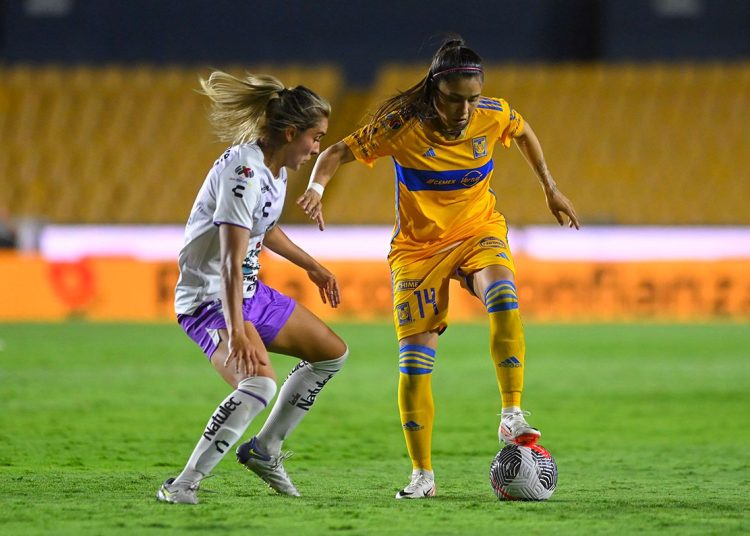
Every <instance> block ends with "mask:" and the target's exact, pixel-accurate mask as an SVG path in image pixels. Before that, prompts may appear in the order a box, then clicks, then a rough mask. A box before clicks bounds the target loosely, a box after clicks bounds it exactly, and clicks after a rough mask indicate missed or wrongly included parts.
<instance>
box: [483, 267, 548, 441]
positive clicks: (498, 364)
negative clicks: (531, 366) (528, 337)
mask: <svg viewBox="0 0 750 536" xmlns="http://www.w3.org/2000/svg"><path fill="white" fill-rule="evenodd" d="M472 276H473V277H472V280H473V290H474V293H475V294H476V296H477V297H479V298H480V299H482V301H483V303H484V305H485V307H486V308H487V313H488V314H489V319H490V351H491V354H492V359H493V361H494V362H495V373H496V375H497V381H498V385H499V387H500V392H501V396H502V402H503V410H502V419H501V424H500V439H501V440H502V441H504V442H506V443H509V444H510V443H516V444H523V445H530V444H534V443H535V442H536V441H537V440H538V439H539V437H540V436H541V433H540V432H539V430H537V429H536V428H532V427H531V426H529V425H528V423H527V422H526V419H525V418H524V413H523V411H522V410H521V393H522V392H523V379H524V367H525V361H526V359H525V358H526V342H525V338H524V331H523V324H522V322H521V315H520V312H519V310H518V294H517V292H516V285H515V278H514V275H513V272H512V271H511V270H510V268H508V267H507V266H501V265H491V266H486V267H484V268H481V269H480V270H478V271H476V272H474V273H473V274H472Z"/></svg>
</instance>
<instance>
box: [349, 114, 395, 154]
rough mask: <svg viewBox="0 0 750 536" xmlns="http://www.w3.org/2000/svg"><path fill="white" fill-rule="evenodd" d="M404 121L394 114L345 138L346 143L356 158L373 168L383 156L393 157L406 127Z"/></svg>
mask: <svg viewBox="0 0 750 536" xmlns="http://www.w3.org/2000/svg"><path fill="white" fill-rule="evenodd" d="M404 123H405V121H404V119H403V117H402V116H401V114H399V113H398V112H394V113H392V114H390V115H388V117H386V118H385V119H384V120H382V121H380V123H378V124H377V125H374V126H371V125H367V126H364V127H362V128H360V129H359V130H357V131H356V132H354V133H352V134H350V135H349V136H347V137H346V138H344V143H345V144H346V146H347V147H349V150H350V151H351V152H352V154H354V158H356V159H357V160H359V161H360V162H362V163H363V164H367V165H368V166H370V167H372V166H373V164H374V163H375V160H377V159H378V158H380V157H381V156H393V155H394V154H395V152H396V149H397V141H396V140H397V138H398V137H399V134H400V133H401V129H402V128H403V127H404Z"/></svg>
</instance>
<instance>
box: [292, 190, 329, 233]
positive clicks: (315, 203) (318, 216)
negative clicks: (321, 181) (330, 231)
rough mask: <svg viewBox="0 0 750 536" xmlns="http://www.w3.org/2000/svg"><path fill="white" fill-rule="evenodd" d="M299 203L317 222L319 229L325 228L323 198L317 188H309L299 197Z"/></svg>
mask: <svg viewBox="0 0 750 536" xmlns="http://www.w3.org/2000/svg"><path fill="white" fill-rule="evenodd" d="M297 205H299V207H300V208H301V209H302V210H303V211H304V212H305V214H307V216H308V217H309V218H310V219H311V220H313V221H315V222H317V224H318V229H320V230H321V231H323V230H325V228H326V224H325V221H324V220H323V199H322V198H321V197H320V194H319V193H318V192H316V191H315V190H307V191H306V192H305V193H304V194H302V195H301V196H300V197H299V198H298V199H297Z"/></svg>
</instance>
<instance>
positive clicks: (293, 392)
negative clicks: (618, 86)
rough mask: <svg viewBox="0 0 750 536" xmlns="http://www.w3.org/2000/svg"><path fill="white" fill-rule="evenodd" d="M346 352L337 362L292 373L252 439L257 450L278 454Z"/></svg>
mask: <svg viewBox="0 0 750 536" xmlns="http://www.w3.org/2000/svg"><path fill="white" fill-rule="evenodd" d="M347 357H349V348H347V349H346V351H345V352H344V355H342V356H341V357H339V358H337V359H330V360H328V361H318V362H317V363H308V362H307V361H300V363H299V364H298V365H297V366H296V367H294V368H293V369H292V371H291V372H290V373H289V376H287V378H286V380H285V381H284V385H282V386H281V389H280V390H279V396H278V398H277V399H276V403H275V404H274V405H273V409H272V410H271V413H270V414H269V415H268V419H266V422H265V424H264V425H263V428H261V430H260V432H258V435H257V436H256V437H257V439H258V443H260V447H261V448H262V449H263V450H265V451H266V452H267V453H268V454H270V455H272V456H277V455H278V454H279V452H280V451H281V444H282V443H283V442H284V439H286V438H287V436H288V435H289V434H291V433H292V431H293V430H294V429H295V428H296V427H297V425H298V424H299V423H300V421H301V420H302V419H303V418H304V417H305V415H307V412H308V411H309V410H310V408H311V407H312V405H313V403H314V402H315V398H316V397H317V396H318V394H319V393H320V391H321V389H323V387H325V385H326V383H328V381H329V380H330V379H331V378H333V377H334V375H335V374H336V373H337V372H338V371H339V370H341V367H343V366H344V362H345V361H346V358H347Z"/></svg>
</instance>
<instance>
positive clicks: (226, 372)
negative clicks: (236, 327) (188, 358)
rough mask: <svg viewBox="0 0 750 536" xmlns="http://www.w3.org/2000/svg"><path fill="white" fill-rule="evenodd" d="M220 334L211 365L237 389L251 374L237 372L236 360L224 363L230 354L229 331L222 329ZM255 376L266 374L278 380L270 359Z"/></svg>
mask: <svg viewBox="0 0 750 536" xmlns="http://www.w3.org/2000/svg"><path fill="white" fill-rule="evenodd" d="M245 324H246V325H247V324H248V322H245ZM219 336H220V337H221V341H220V342H219V344H218V346H217V347H216V350H215V351H214V353H213V354H212V355H211V365H213V367H214V369H216V372H218V373H219V375H220V376H221V377H222V378H223V379H224V381H226V382H227V383H228V384H229V385H231V386H232V387H234V388H235V389H236V388H237V385H238V384H239V383H240V382H241V381H242V380H244V379H245V378H248V377H249V376H248V374H247V373H244V372H237V371H236V370H235V369H236V363H235V362H234V361H232V362H231V363H228V364H226V365H225V364H224V363H225V362H226V360H227V356H228V355H229V344H228V341H229V332H227V330H225V329H220V330H219ZM254 376H266V377H268V378H271V379H272V380H274V381H276V373H275V372H274V370H273V367H271V362H270V361H269V362H268V365H265V366H260V367H259V368H258V369H257V370H256V372H255V374H254Z"/></svg>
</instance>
